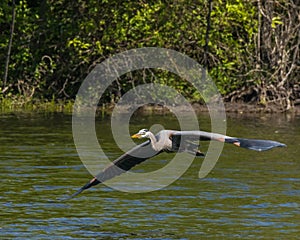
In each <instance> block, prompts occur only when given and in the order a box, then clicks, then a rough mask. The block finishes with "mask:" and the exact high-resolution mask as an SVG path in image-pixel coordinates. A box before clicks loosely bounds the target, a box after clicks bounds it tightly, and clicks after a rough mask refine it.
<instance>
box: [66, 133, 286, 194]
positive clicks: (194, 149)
mask: <svg viewBox="0 0 300 240" xmlns="http://www.w3.org/2000/svg"><path fill="white" fill-rule="evenodd" d="M131 137H132V138H147V139H148V140H147V141H145V142H143V143H141V144H139V145H137V146H135V147H134V148H132V149H131V150H129V151H128V152H126V153H124V154H123V155H121V156H120V157H119V158H117V159H116V160H114V161H113V162H112V163H111V164H109V165H108V166H107V167H106V168H104V169H103V170H102V171H101V172H100V173H99V174H97V175H96V176H95V177H94V178H93V179H92V180H91V181H89V182H88V183H87V184H86V185H84V186H83V187H82V188H80V189H79V190H78V191H77V192H76V193H74V194H73V195H72V196H70V197H69V198H72V197H74V196H76V195H78V194H79V193H81V192H82V191H84V190H85V189H88V188H90V187H92V186H94V185H97V184H99V183H102V182H105V181H107V180H109V179H111V178H113V177H115V176H118V175H120V174H122V173H124V172H126V171H128V170H130V169H131V168H133V167H134V166H136V165H137V164H140V163H141V162H143V161H145V160H147V159H149V158H151V157H154V156H156V155H158V154H160V153H162V152H188V153H190V154H193V155H194V156H204V154H203V153H201V152H200V151H199V150H198V148H199V141H200V140H204V141H205V140H206V141H210V140H214V141H219V142H224V143H231V144H234V145H235V146H238V147H242V148H247V149H251V150H255V151H265V150H269V149H272V148H274V147H284V146H285V144H282V143H280V142H276V141H271V140H258V139H247V138H235V137H229V136H226V135H222V134H218V133H209V132H204V131H176V130H162V131H160V132H159V133H157V134H156V135H154V134H153V133H152V132H150V131H149V130H147V129H141V130H140V131H139V132H138V133H136V134H134V135H132V136H131ZM69 198H68V199H69Z"/></svg>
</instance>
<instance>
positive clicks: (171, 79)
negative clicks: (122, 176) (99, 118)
mask: <svg viewBox="0 0 300 240" xmlns="http://www.w3.org/2000/svg"><path fill="white" fill-rule="evenodd" d="M0 16H1V18H0V29H1V32H0V61H1V65H0V66H1V68H0V75H1V78H0V90H1V91H0V101H1V102H2V105H3V104H4V103H5V104H13V103H14V104H16V103H17V104H18V105H24V104H25V105H26V103H28V102H31V103H32V102H33V103H35V102H47V103H49V102H50V103H51V102H53V101H55V102H57V101H72V100H74V98H75V96H76V93H77V91H78V88H79V87H80V84H81V82H82V81H83V80H84V78H85V77H86V76H87V75H88V73H89V72H90V71H91V70H92V69H93V67H94V66H96V65H97V64H98V63H101V62H102V61H103V60H105V59H106V58H108V57H110V56H112V55H113V54H116V53H119V52H122V51H124V50H129V49H132V48H140V47H164V48H170V49H174V50H177V51H179V52H181V53H184V54H186V55H188V56H189V57H191V58H193V59H194V60H196V61H197V62H199V63H200V64H202V65H203V66H204V67H205V68H207V70H208V72H209V74H210V76H211V77H212V79H213V80H214V81H215V83H216V85H217V87H218V89H219V91H220V93H221V94H222V96H223V97H224V100H225V101H228V102H234V103H235V102H239V103H241V102H242V103H254V104H260V105H261V106H266V107H267V106H269V105H273V106H276V107H277V108H278V109H280V110H282V111H286V110H289V109H292V108H293V107H294V106H295V105H297V104H300V85H299V78H300V52H299V45H300V30H299V29H300V17H299V16H300V4H299V1H298V0H288V1H285V0H270V1H261V0H257V1H239V0H236V1H210V0H207V1H202V0H199V1H191V0H177V1H142V0H141V1H115V0H110V1H108V0H88V1H83V0H79V1H68V0H37V1H36V0H35V1H32V0H24V1H11V0H10V1H9V0H3V1H1V3H0ZM145 82H155V83H161V84H168V85H169V86H172V87H174V88H175V89H176V90H178V91H179V92H180V93H182V94H183V95H184V96H185V97H187V98H188V99H189V100H190V101H192V102H199V101H201V96H199V94H198V93H197V92H196V90H195V89H193V87H192V86H191V85H189V84H188V83H187V82H185V81H183V80H182V79H178V78H177V77H176V76H174V75H172V74H169V73H167V72H163V71H155V70H153V71H152V70H149V69H146V70H141V71H136V72H133V73H129V74H126V75H124V76H122V77H121V78H120V79H117V80H116V81H115V82H114V84H112V85H111V86H110V87H109V89H107V91H106V92H105V95H104V96H103V97H102V98H101V104H107V103H108V104H110V103H114V102H116V101H118V99H119V98H120V96H122V94H124V93H125V92H126V91H128V90H129V89H131V88H132V87H133V86H136V85H138V84H140V83H145Z"/></svg>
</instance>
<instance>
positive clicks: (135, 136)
mask: <svg viewBox="0 0 300 240" xmlns="http://www.w3.org/2000/svg"><path fill="white" fill-rule="evenodd" d="M131 138H141V135H140V134H138V133H136V134H133V135H132V136H131Z"/></svg>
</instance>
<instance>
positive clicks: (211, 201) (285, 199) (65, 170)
mask: <svg viewBox="0 0 300 240" xmlns="http://www.w3.org/2000/svg"><path fill="white" fill-rule="evenodd" d="M199 121H200V126H201V129H203V130H209V117H208V116H206V115H201V116H199ZM71 123H72V117H71V116H70V115H62V114H2V115H0V165H1V167H0V169H1V171H0V176H1V189H0V192H1V195H0V204H1V208H0V215H1V228H0V236H1V238H3V239H18V238H19V239H82V238H97V239H120V238H123V239H201V238H203V239H220V238H223V239H235V238H242V239H299V236H300V174H299V171H300V158H299V155H300V134H299V133H300V118H299V117H291V116H288V115H276V116H275V115H274V116H273V115H268V116H266V115H262V116H238V117H237V116H229V117H228V120H227V125H228V129H227V133H228V135H232V136H242V137H248V138H263V139H274V140H277V141H280V142H284V143H286V144H287V145H288V147H287V148H282V149H273V150H271V151H268V152H255V151H250V150H245V149H240V148H237V147H235V146H232V145H226V146H225V147H224V149H223V152H222V155H221V157H220V159H219V161H218V163H217V165H216V167H215V168H214V169H213V171H212V172H211V173H210V174H209V175H208V176H207V177H206V178H204V179H198V171H199V169H200V166H201V162H202V160H203V159H195V161H194V162H193V164H192V166H191V167H190V168H189V170H188V171H187V172H186V173H185V174H184V175H183V176H182V177H181V178H180V179H179V180H178V181H176V182H175V183H173V184H171V185H170V186H168V187H166V188H164V189H162V190H159V191H155V192H150V193H142V194H132V193H123V192H118V191H116V190H113V189H110V188H108V187H106V186H100V185H98V186H97V187H94V188H92V189H89V190H88V191H85V192H84V193H82V194H81V195H79V196H78V197H77V198H75V199H72V200H71V201H68V202H60V201H58V200H57V199H59V198H61V197H64V196H67V195H68V194H71V193H73V192H74V191H75V190H76V189H78V188H79V187H80V186H82V185H83V184H84V183H86V181H88V180H89V179H90V178H91V175H90V174H89V172H88V171H87V170H86V169H85V167H84V166H83V164H82V163H81V161H80V159H79V157H78V155H77V152H76V149H75V146H74V142H73V138H72V126H71ZM155 123H158V124H161V125H163V126H164V127H166V128H174V129H175V128H178V122H177V121H176V120H175V118H174V117H173V116H167V115H166V116H161V115H160V116H153V115H152V116H135V117H134V119H133V120H132V123H131V124H132V126H131V130H132V131H137V130H139V129H140V128H144V127H148V128H150V126H151V125H153V124H155ZM97 135H98V137H99V142H100V144H101V146H102V147H103V149H104V150H105V153H106V154H107V155H108V156H109V157H110V158H112V159H114V158H116V157H118V156H119V155H120V154H121V150H120V149H118V147H117V146H116V144H115V142H114V140H113V139H112V134H111V131H110V119H109V118H99V119H97ZM206 149H207V143H204V144H203V149H202V150H203V151H205V150H206ZM172 156H173V155H172V154H169V155H168V154H162V155H160V156H159V157H156V158H155V159H153V160H149V161H147V162H145V163H144V164H141V165H139V166H137V167H136V169H135V170H136V171H151V170H153V169H158V168H160V167H161V166H162V165H164V164H166V163H167V161H168V160H170V159H171V158H172Z"/></svg>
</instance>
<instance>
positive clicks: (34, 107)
mask: <svg viewBox="0 0 300 240" xmlns="http://www.w3.org/2000/svg"><path fill="white" fill-rule="evenodd" d="M73 105H74V101H73V100H67V101H63V100H54V99H52V100H50V101H49V100H31V101H25V100H22V99H18V100H17V101H16V100H13V99H5V98H2V99H0V112H2V113H9V112H62V113H72V112H73ZM191 106H192V107H193V109H194V111H195V112H196V113H197V114H199V113H201V112H208V108H207V106H206V105H205V104H201V103H198V102H194V103H191ZM224 107H225V111H226V113H237V114H247V113H248V114H251V113H256V114H278V113H292V114H295V115H300V104H297V105H295V106H294V107H293V108H291V109H289V110H287V111H286V110H284V109H283V108H282V107H281V106H278V105H273V104H268V105H261V104H248V103H236V102H224ZM114 108H115V104H103V105H102V106H101V107H99V109H98V110H97V111H98V113H100V114H106V115H110V114H112V112H113V111H114ZM175 108H176V111H177V112H186V111H187V107H186V106H180V105H178V106H175ZM118 109H119V111H121V112H128V111H134V112H137V113H139V114H166V113H168V112H171V111H170V109H168V108H167V107H165V106H163V105H158V104H147V105H144V106H142V107H135V106H132V105H122V106H119V105H118Z"/></svg>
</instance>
